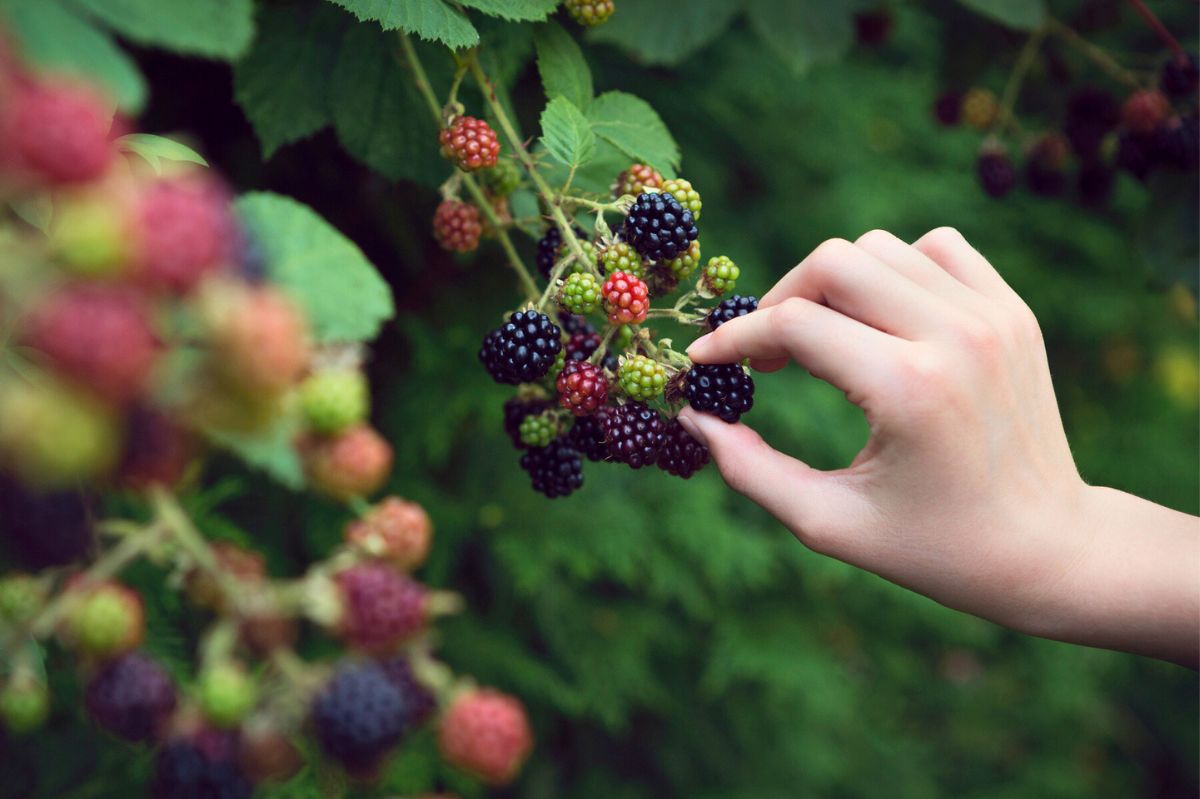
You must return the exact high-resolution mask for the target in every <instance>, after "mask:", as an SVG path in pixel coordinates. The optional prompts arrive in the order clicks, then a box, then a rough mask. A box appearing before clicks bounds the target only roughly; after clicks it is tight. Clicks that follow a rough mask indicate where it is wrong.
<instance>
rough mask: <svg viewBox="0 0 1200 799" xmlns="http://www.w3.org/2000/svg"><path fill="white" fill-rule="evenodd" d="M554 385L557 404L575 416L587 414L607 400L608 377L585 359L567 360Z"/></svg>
mask: <svg viewBox="0 0 1200 799" xmlns="http://www.w3.org/2000/svg"><path fill="white" fill-rule="evenodd" d="M556 387H557V388H558V404H559V405H561V406H562V407H564V408H566V409H567V410H568V411H570V412H571V413H572V414H574V415H575V416H587V415H588V414H589V413H594V412H595V411H596V409H597V408H599V407H600V406H601V405H604V404H605V403H606V402H608V379H607V378H605V377H604V372H603V371H601V369H600V367H598V366H594V365H592V364H591V363H588V362H587V361H568V362H567V364H566V365H565V366H564V367H563V370H562V374H560V375H559V376H558V381H557V383H556Z"/></svg>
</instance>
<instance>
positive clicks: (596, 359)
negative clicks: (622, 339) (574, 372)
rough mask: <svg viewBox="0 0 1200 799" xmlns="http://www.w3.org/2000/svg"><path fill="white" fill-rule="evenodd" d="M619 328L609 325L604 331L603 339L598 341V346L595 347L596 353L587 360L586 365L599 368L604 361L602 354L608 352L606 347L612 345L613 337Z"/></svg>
mask: <svg viewBox="0 0 1200 799" xmlns="http://www.w3.org/2000/svg"><path fill="white" fill-rule="evenodd" d="M618 329H619V328H618V327H617V326H616V325H609V326H608V330H606V331H604V338H602V339H601V340H600V346H598V347H596V351H595V352H593V353H592V355H591V357H589V358H588V363H590V364H591V365H592V366H599V365H600V362H601V361H603V360H604V354H605V353H606V352H608V345H609V344H610V343H612V340H613V336H615V335H617V330H618Z"/></svg>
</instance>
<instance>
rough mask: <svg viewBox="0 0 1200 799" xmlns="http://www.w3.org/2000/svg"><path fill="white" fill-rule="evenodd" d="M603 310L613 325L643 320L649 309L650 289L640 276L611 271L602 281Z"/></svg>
mask: <svg viewBox="0 0 1200 799" xmlns="http://www.w3.org/2000/svg"><path fill="white" fill-rule="evenodd" d="M602 291H603V294H604V311H605V313H607V314H608V321H609V323H610V324H614V325H628V324H636V323H638V322H644V321H645V320H646V312H647V311H649V310H650V289H649V288H647V286H646V284H645V283H644V282H642V280H641V278H638V277H635V276H634V275H630V274H627V273H625V272H613V273H612V274H611V275H609V276H608V279H607V280H605V281H604V287H603V289H602Z"/></svg>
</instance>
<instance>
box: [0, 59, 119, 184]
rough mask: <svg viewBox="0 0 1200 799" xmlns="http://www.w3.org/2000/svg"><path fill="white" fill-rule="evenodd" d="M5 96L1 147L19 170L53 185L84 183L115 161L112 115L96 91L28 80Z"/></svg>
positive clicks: (11, 164) (5, 156) (98, 174)
mask: <svg viewBox="0 0 1200 799" xmlns="http://www.w3.org/2000/svg"><path fill="white" fill-rule="evenodd" d="M5 99H6V102H7V103H8V104H9V105H8V108H7V109H5V110H4V111H3V112H0V151H5V154H4V156H3V159H4V160H5V161H6V162H8V163H9V164H10V166H11V167H13V168H15V169H16V170H18V172H23V173H28V174H29V175H30V176H32V177H33V178H35V179H39V180H43V181H46V182H48V183H56V184H61V183H82V182H86V181H90V180H95V179H97V178H99V177H100V176H101V175H103V174H104V172H105V171H106V170H107V169H108V167H109V165H110V164H111V163H112V161H113V157H114V155H115V153H116V150H115V148H114V146H113V135H112V134H113V123H112V118H111V115H110V114H109V112H108V108H107V106H106V104H105V103H104V101H103V100H102V99H101V98H100V97H98V96H97V95H96V94H95V93H93V92H92V91H91V90H89V89H85V88H82V87H80V86H75V85H70V84H66V83H57V82H43V83H29V84H26V85H23V86H21V87H19V88H16V89H15V90H14V91H13V92H12V93H11V95H10V96H9V97H6V98H5Z"/></svg>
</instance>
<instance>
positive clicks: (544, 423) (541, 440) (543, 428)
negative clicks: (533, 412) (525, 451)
mask: <svg viewBox="0 0 1200 799" xmlns="http://www.w3.org/2000/svg"><path fill="white" fill-rule="evenodd" d="M520 436H521V443H523V444H527V445H528V446H531V447H544V446H547V445H548V444H549V443H550V442H551V441H553V440H554V439H555V438H557V437H558V414H556V413H554V412H553V411H547V412H546V413H541V414H538V415H537V416H526V417H525V418H524V419H522V420H521V427H520Z"/></svg>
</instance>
